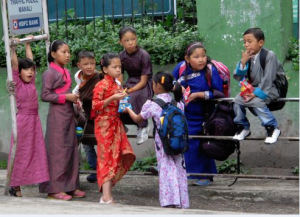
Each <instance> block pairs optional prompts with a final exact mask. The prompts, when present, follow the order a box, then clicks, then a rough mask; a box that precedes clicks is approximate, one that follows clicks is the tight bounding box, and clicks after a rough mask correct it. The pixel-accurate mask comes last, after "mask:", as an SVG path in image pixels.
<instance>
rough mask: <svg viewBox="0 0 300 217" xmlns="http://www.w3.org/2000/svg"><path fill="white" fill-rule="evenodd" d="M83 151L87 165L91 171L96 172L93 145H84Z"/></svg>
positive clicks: (95, 156)
mask: <svg viewBox="0 0 300 217" xmlns="http://www.w3.org/2000/svg"><path fill="white" fill-rule="evenodd" d="M83 149H84V152H85V154H86V157H87V161H88V164H89V166H90V168H91V169H93V170H96V168H97V154H96V151H95V148H94V145H84V144H83Z"/></svg>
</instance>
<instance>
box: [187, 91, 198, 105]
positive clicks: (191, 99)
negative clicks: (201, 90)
mask: <svg viewBox="0 0 300 217" xmlns="http://www.w3.org/2000/svg"><path fill="white" fill-rule="evenodd" d="M196 98H198V93H191V95H190V97H189V99H188V102H187V103H186V104H188V103H189V102H191V101H193V100H195V99H196Z"/></svg>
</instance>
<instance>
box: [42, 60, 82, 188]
mask: <svg viewBox="0 0 300 217" xmlns="http://www.w3.org/2000/svg"><path fill="white" fill-rule="evenodd" d="M71 85H72V81H71V77H70V73H69V71H68V70H67V69H63V68H61V67H60V66H58V65H56V64H54V63H50V67H49V69H48V70H46V71H45V72H44V74H43V84H42V92H41V97H42V100H43V101H45V102H50V107H49V112H48V118H47V129H46V136H45V142H46V148H47V156H48V166H49V172H50V181H49V182H46V183H43V184H41V185H40V192H42V193H49V194H51V193H59V192H70V191H74V190H76V189H78V185H79V176H78V175H79V154H78V145H77V139H76V133H75V127H76V126H75V119H74V110H73V103H72V102H69V101H66V94H67V93H71V92H72V90H71Z"/></svg>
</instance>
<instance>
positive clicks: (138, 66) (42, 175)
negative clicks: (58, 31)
mask: <svg viewBox="0 0 300 217" xmlns="http://www.w3.org/2000/svg"><path fill="white" fill-rule="evenodd" d="M119 37H120V41H119V43H120V44H121V45H122V46H123V47H124V51H122V52H121V53H120V54H115V53H107V54H105V55H104V56H103V57H102V59H101V61H100V66H101V72H100V73H99V72H97V71H96V69H95V68H96V61H95V56H94V53H93V52H90V51H81V52H79V54H78V64H77V66H78V68H79V69H80V70H79V71H78V72H77V73H76V74H75V81H76V83H77V86H76V87H75V89H74V90H73V93H72V91H71V84H72V82H71V77H70V73H69V71H68V70H67V69H65V68H64V66H65V65H66V64H67V63H68V62H69V60H70V50H69V47H68V45H67V44H66V43H65V42H64V41H62V40H55V41H53V42H52V43H51V45H50V49H49V50H50V51H49V54H48V62H49V68H48V69H47V70H46V71H45V72H44V73H43V82H42V92H41V98H42V100H43V101H45V102H49V103H50V107H49V112H48V119H47V129H46V135H45V142H44V138H43V134H42V129H41V124H40V119H39V116H38V111H37V110H38V100H37V92H36V89H35V84H34V81H35V66H34V64H33V62H32V59H33V58H32V53H31V49H30V45H29V43H26V56H27V58H24V59H20V60H19V61H18V60H17V57H16V52H15V48H14V47H12V53H13V56H12V64H13V73H14V81H15V83H16V89H15V92H16V100H17V108H18V114H17V127H18V140H17V141H18V143H17V152H16V157H15V159H16V160H15V165H14V168H13V172H12V179H11V183H10V185H11V189H10V193H11V195H14V196H22V195H21V190H20V186H22V185H28V184H35V183H40V192H42V193H48V197H49V198H54V199H61V200H70V199H71V198H72V197H84V196H85V192H83V191H82V190H80V189H79V186H78V184H79V183H78V177H79V176H78V171H79V168H78V167H79V153H78V147H77V141H76V135H75V127H76V124H77V125H81V126H83V128H84V129H85V132H84V133H88V134H95V138H96V140H95V139H90V140H88V139H89V138H86V139H87V140H85V141H82V142H83V144H85V150H86V153H88V154H87V157H88V161H89V164H90V166H91V167H92V168H93V169H96V170H97V174H94V177H90V178H91V179H90V180H93V181H97V182H98V185H99V191H100V192H102V196H101V198H100V203H101V204H111V203H115V201H114V199H113V197H112V187H113V186H114V185H115V184H116V183H117V182H118V181H119V180H120V179H121V178H122V177H123V176H124V175H125V174H126V172H127V171H128V170H129V169H130V167H131V166H132V164H133V163H134V161H135V155H134V153H133V150H132V147H131V145H130V143H129V141H128V139H127V136H126V130H125V127H124V124H136V125H137V127H138V131H137V136H138V140H137V143H138V144H141V143H143V142H145V141H146V140H147V138H148V133H149V126H148V122H147V120H148V119H149V118H153V119H154V120H155V123H159V122H160V121H159V117H160V115H161V112H162V109H161V108H160V107H159V106H158V105H157V104H156V103H154V102H153V101H151V99H152V97H153V94H155V95H156V97H157V98H160V99H162V100H163V101H165V102H171V100H172V95H171V92H173V93H174V97H175V100H176V101H177V106H178V107H179V108H180V109H182V110H184V112H185V115H186V119H187V122H188V128H189V135H197V134H199V133H200V132H201V130H202V123H203V121H204V106H205V103H206V100H209V99H213V98H216V97H217V95H216V93H217V92H222V91H223V80H222V79H221V77H220V75H219V73H218V70H217V68H216V67H215V66H214V65H213V64H212V62H211V60H210V58H209V57H208V56H207V54H206V49H205V47H204V46H203V44H202V43H200V42H193V43H191V44H189V45H188V46H187V48H186V50H185V57H184V61H183V62H181V63H179V64H178V65H177V66H176V67H175V69H174V70H173V73H169V72H158V73H156V74H155V75H154V76H153V78H152V65H151V59H150V55H149V54H148V53H147V52H146V51H145V50H143V49H142V48H140V47H139V46H137V34H136V31H135V30H134V29H133V28H132V27H124V28H122V29H121V30H120V32H119ZM263 44H264V36H263V32H262V31H261V29H259V28H252V29H249V30H247V31H246V32H245V33H244V45H245V49H246V51H243V53H242V58H241V61H240V63H239V64H238V66H237V69H236V71H235V74H236V75H237V76H235V77H236V78H237V79H241V78H243V77H245V76H246V72H247V70H248V68H247V67H248V64H249V63H248V62H249V61H250V58H251V57H254V60H253V62H252V64H251V69H250V72H251V73H250V75H251V80H252V85H253V86H254V88H255V91H254V92H253V93H251V94H248V95H247V97H246V99H241V98H240V97H239V95H238V96H237V97H236V98H235V100H234V112H235V114H236V117H235V119H234V121H235V123H236V124H237V125H238V132H237V134H236V135H235V136H234V138H233V139H238V140H243V139H244V138H245V137H246V136H248V135H249V134H250V130H249V127H250V124H249V122H248V120H247V118H246V111H245V108H247V107H248V108H249V109H250V110H251V111H252V112H254V113H255V114H256V115H257V116H258V117H259V118H260V119H261V121H262V125H263V126H265V127H266V129H267V132H268V134H267V138H266V141H265V142H266V143H274V142H276V141H277V137H278V136H279V134H280V130H279V129H278V124H277V122H276V119H275V117H274V116H273V115H272V113H271V112H270V111H269V110H268V108H267V104H268V103H270V102H271V101H272V100H274V99H276V98H278V97H279V95H278V91H277V90H276V88H275V87H274V85H273V81H274V79H275V76H276V72H277V71H276V70H275V71H272V70H273V69H282V66H281V64H280V63H279V62H278V60H277V58H276V55H275V54H274V53H273V52H271V51H270V52H269V54H268V56H267V59H266V67H265V70H264V71H265V73H263V71H262V70H261V68H260V67H259V60H258V59H257V56H258V55H259V52H260V50H261V48H262V46H263ZM251 61H252V60H251ZM183 63H185V65H186V68H185V70H184V72H180V67H181V66H182V64H183ZM124 71H126V72H127V73H128V75H129V78H128V79H127V81H126V82H125V84H124V85H123V86H122V83H123V74H124ZM266 72H267V73H266ZM207 73H210V74H211V82H210V84H208V81H207V79H206V78H207V77H206V74H207ZM248 79H250V78H248ZM187 88H189V89H190V92H191V94H190V95H189V97H188V100H187V101H188V103H186V104H184V103H182V94H183V92H184V91H185V90H186V89H187ZM127 96H130V99H129V102H130V103H131V105H132V108H129V107H127V108H126V109H125V110H124V112H123V113H119V112H118V107H119V101H120V100H122V99H124V98H125V97H127ZM74 105H75V106H74ZM73 106H74V107H75V110H78V111H81V110H83V111H84V113H85V118H84V121H82V122H81V123H80V121H77V123H76V121H75V118H74V107H73ZM32 127H34V129H35V130H31V131H30V132H28V129H32ZM156 127H158V128H159V127H160V126H159V125H158V126H156ZM26 129H27V131H26ZM154 136H155V138H154V140H155V144H156V145H157V146H159V147H160V148H159V149H155V151H156V157H157V162H158V171H159V200H160V204H161V206H162V207H174V208H188V207H189V197H188V182H187V174H186V173H187V172H188V173H216V172H217V170H216V165H215V162H214V160H213V159H211V158H209V157H207V156H205V155H204V154H203V153H201V151H199V150H200V148H199V146H200V142H201V141H200V140H199V139H190V140H189V150H188V151H187V152H186V153H185V154H184V156H182V155H176V156H169V155H167V154H166V153H165V152H164V150H163V148H162V142H161V140H160V138H159V135H158V134H157V132H156V133H155V135H154ZM25 141H26V142H25ZM96 143H97V153H96V152H95V150H94V145H95V144H96ZM183 160H184V162H185V166H186V169H185V168H184V167H183V165H182V162H183ZM24 161H28V162H26V163H23V162H24ZM189 178H190V179H195V182H194V185H198V186H205V185H209V184H211V182H212V181H213V179H212V177H202V178H201V179H198V177H196V176H195V177H192V176H189Z"/></svg>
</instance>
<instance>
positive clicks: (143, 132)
mask: <svg viewBox="0 0 300 217" xmlns="http://www.w3.org/2000/svg"><path fill="white" fill-rule="evenodd" d="M139 130H140V133H139ZM149 131H150V128H149V126H147V127H144V128H138V132H137V144H138V145H140V144H142V143H144V142H146V141H147V139H148V134H149Z"/></svg>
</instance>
